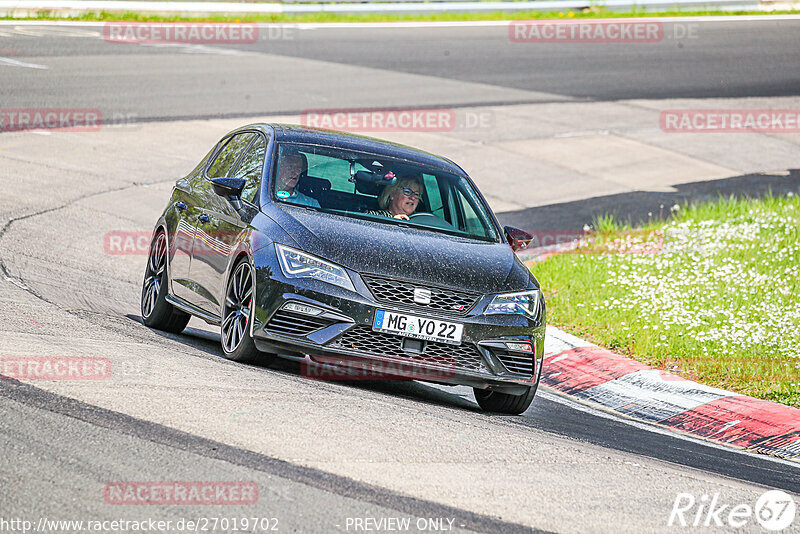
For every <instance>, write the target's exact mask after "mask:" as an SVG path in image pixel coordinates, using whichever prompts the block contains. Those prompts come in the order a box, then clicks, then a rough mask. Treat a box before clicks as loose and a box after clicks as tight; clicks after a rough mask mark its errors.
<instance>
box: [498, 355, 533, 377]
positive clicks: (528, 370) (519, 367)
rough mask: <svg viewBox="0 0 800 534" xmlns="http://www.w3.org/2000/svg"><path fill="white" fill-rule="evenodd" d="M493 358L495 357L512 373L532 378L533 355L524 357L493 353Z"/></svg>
mask: <svg viewBox="0 0 800 534" xmlns="http://www.w3.org/2000/svg"><path fill="white" fill-rule="evenodd" d="M495 356H497V359H498V360H500V361H501V362H502V363H503V365H505V366H506V369H508V370H509V371H511V372H512V373H518V374H521V375H525V376H533V355H530V356H526V355H524V354H509V353H507V352H501V353H495Z"/></svg>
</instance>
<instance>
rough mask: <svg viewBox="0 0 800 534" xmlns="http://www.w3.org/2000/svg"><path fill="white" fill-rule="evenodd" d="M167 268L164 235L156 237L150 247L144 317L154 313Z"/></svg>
mask: <svg viewBox="0 0 800 534" xmlns="http://www.w3.org/2000/svg"><path fill="white" fill-rule="evenodd" d="M166 266H167V238H166V236H165V235H164V234H163V233H159V234H158V236H156V239H155V241H153V243H152V244H151V245H150V257H149V258H148V260H147V273H146V274H145V277H144V285H143V286H142V316H143V317H145V318H147V317H150V315H151V314H152V313H153V310H154V309H155V307H156V301H157V300H158V294H159V292H160V291H161V280H162V278H163V276H164V269H165V268H166Z"/></svg>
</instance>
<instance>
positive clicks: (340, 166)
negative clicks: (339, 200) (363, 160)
mask: <svg viewBox="0 0 800 534" xmlns="http://www.w3.org/2000/svg"><path fill="white" fill-rule="evenodd" d="M305 154H306V158H307V159H308V176H311V177H313V178H322V179H323V180H328V181H329V182H330V183H331V189H332V190H333V191H342V192H345V193H353V192H355V187H356V186H355V183H353V181H352V180H351V179H350V162H348V161H346V160H343V159H340V158H334V157H330V156H325V155H323V154H317V153H313V152H306V153H305ZM365 169H366V167H364V166H363V165H360V164H358V163H356V165H355V170H356V171H361V170H365Z"/></svg>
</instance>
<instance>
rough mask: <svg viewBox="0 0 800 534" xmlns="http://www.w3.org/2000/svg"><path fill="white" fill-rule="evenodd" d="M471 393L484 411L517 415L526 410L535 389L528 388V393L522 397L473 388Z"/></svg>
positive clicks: (534, 393) (531, 400)
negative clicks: (473, 393)
mask: <svg viewBox="0 0 800 534" xmlns="http://www.w3.org/2000/svg"><path fill="white" fill-rule="evenodd" d="M473 391H474V392H475V400H476V401H478V405H479V406H480V407H481V408H483V409H484V410H485V411H487V412H494V413H503V414H509V415H519V414H521V413H522V412H524V411H525V410H527V409H528V407H529V406H530V405H531V403H532V402H533V397H534V396H535V395H536V387H529V388H528V391H527V392H526V393H523V394H522V395H511V394H510V393H500V392H497V391H492V390H490V389H478V388H473Z"/></svg>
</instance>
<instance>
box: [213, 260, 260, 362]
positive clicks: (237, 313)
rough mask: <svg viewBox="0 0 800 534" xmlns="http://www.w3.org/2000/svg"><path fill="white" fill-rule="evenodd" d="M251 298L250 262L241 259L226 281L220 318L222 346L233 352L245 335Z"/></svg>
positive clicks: (226, 350)
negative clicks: (221, 316) (223, 306)
mask: <svg viewBox="0 0 800 534" xmlns="http://www.w3.org/2000/svg"><path fill="white" fill-rule="evenodd" d="M252 300H253V277H252V276H251V270H250V264H249V263H247V262H246V261H243V262H241V263H240V264H239V266H238V267H237V268H236V270H235V271H234V272H233V276H231V278H230V280H229V281H228V291H227V293H226V295H225V313H224V317H223V319H222V329H221V330H222V347H223V348H224V349H225V352H229V353H230V352H233V351H235V350H236V348H237V347H238V346H239V344H240V343H241V342H242V339H243V338H244V337H245V336H246V335H247V327H248V321H249V320H250V305H251V302H252Z"/></svg>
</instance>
